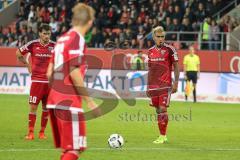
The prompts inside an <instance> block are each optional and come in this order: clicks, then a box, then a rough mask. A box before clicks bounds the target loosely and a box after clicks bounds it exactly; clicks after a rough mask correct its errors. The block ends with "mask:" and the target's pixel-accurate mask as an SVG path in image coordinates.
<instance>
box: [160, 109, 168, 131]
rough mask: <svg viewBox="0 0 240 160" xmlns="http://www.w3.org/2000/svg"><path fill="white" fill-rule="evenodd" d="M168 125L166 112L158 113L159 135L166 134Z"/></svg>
mask: <svg viewBox="0 0 240 160" xmlns="http://www.w3.org/2000/svg"><path fill="white" fill-rule="evenodd" d="M167 125H168V114H167V112H164V113H160V114H158V128H159V131H160V134H161V135H166V132H167Z"/></svg>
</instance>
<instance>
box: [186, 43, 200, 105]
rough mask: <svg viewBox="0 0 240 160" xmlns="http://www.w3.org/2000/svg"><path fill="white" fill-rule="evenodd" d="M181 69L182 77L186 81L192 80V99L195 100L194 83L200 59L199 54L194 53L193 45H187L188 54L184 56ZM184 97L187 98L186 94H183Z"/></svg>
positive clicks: (197, 76)
mask: <svg viewBox="0 0 240 160" xmlns="http://www.w3.org/2000/svg"><path fill="white" fill-rule="evenodd" d="M183 70H184V77H185V79H186V80H187V81H192V83H193V101H194V102H195V103H196V102H197V96H196V84H197V80H198V79H199V75H200V59H199V56H198V55H196V54H195V50H194V47H193V46H190V47H189V54H187V55H185V56H184V59H183ZM185 99H186V100H187V99H188V95H187V94H185Z"/></svg>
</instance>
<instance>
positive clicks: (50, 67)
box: [47, 62, 53, 83]
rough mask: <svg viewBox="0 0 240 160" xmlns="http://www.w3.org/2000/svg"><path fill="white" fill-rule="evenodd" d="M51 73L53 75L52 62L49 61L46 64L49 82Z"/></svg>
mask: <svg viewBox="0 0 240 160" xmlns="http://www.w3.org/2000/svg"><path fill="white" fill-rule="evenodd" d="M52 75H53V63H52V62H50V63H49V64H48V68H47V78H48V81H49V83H51V82H52Z"/></svg>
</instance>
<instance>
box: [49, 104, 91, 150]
mask: <svg viewBox="0 0 240 160" xmlns="http://www.w3.org/2000/svg"><path fill="white" fill-rule="evenodd" d="M49 113H50V121H51V126H52V133H53V139H54V143H55V147H56V148H62V149H64V150H79V151H83V150H85V149H86V147H87V140H86V131H85V130H86V129H85V121H84V118H83V117H84V116H83V113H82V112H77V111H70V110H61V109H49Z"/></svg>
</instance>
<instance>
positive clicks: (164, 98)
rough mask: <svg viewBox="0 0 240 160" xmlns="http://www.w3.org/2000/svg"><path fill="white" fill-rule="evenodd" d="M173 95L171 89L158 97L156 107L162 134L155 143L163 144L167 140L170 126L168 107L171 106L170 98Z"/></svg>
mask: <svg viewBox="0 0 240 160" xmlns="http://www.w3.org/2000/svg"><path fill="white" fill-rule="evenodd" d="M170 96H171V91H170V89H169V90H168V91H167V92H166V93H164V94H162V95H160V96H159V97H158V106H157V107H156V113H157V115H158V128H159V132H160V136H159V137H158V139H156V140H155V141H154V142H153V143H156V144H161V143H165V142H166V141H167V127H168V113H167V107H168V106H169V100H170Z"/></svg>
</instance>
